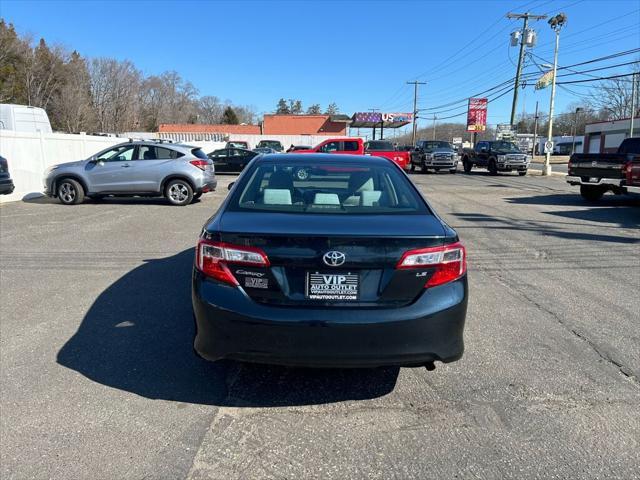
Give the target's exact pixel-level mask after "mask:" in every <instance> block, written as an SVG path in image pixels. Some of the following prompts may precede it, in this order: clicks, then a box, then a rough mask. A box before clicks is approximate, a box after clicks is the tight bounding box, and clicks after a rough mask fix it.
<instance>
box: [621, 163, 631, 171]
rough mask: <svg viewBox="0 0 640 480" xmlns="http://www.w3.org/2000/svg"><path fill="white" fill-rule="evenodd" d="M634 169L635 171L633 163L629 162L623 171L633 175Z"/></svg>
mask: <svg viewBox="0 0 640 480" xmlns="http://www.w3.org/2000/svg"><path fill="white" fill-rule="evenodd" d="M632 169H633V162H627V163H625V164H624V165H623V167H622V171H623V172H626V173H631V170H632Z"/></svg>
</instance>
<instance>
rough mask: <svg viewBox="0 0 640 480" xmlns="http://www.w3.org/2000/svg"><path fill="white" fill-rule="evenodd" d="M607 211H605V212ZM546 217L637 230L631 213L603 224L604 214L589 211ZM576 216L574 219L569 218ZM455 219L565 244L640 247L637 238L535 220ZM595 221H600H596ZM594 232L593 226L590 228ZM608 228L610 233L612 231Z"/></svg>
mask: <svg viewBox="0 0 640 480" xmlns="http://www.w3.org/2000/svg"><path fill="white" fill-rule="evenodd" d="M607 210H608V209H607ZM545 213H547V214H549V215H560V216H566V217H568V218H574V219H580V220H592V221H603V222H604V221H607V222H616V221H620V222H621V223H620V225H619V226H621V227H625V228H634V227H636V226H637V219H636V220H634V219H633V216H634V214H635V213H634V212H632V211H628V212H627V214H626V216H623V217H620V218H618V220H612V218H611V217H608V220H605V218H607V217H606V215H607V214H606V212H605V213H595V214H593V213H592V212H591V211H590V210H585V211H582V210H578V211H576V212H545ZM572 213H575V215H574V216H572V215H571V214H572ZM590 214H591V215H593V217H591V218H590V217H589V215H590ZM453 215H454V216H456V217H458V218H460V219H461V220H465V221H468V222H475V223H478V224H482V225H483V227H485V228H488V229H491V230H513V231H522V232H532V233H535V234H539V235H546V236H550V237H556V238H562V239H565V240H586V241H595V242H611V243H627V244H634V243H640V238H636V237H630V236H628V235H627V236H618V235H608V234H604V233H588V232H580V231H576V228H575V225H576V222H569V221H567V222H544V221H537V220H517V219H514V218H510V217H501V216H494V215H486V214H483V213H453ZM598 218H599V219H600V220H598ZM455 228H456V230H464V229H465V228H467V226H465V225H455ZM592 228H593V226H592ZM613 228H615V227H611V230H609V231H613Z"/></svg>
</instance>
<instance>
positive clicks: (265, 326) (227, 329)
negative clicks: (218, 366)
mask: <svg viewBox="0 0 640 480" xmlns="http://www.w3.org/2000/svg"><path fill="white" fill-rule="evenodd" d="M192 300H193V308H194V313H195V319H196V326H197V333H196V338H195V342H194V348H195V350H196V352H197V353H198V354H199V355H200V356H202V357H203V358H205V359H208V360H219V359H222V358H230V359H236V360H242V361H251V362H258V363H271V364H281V365H292V366H313V367H377V366H388V365H397V366H409V365H421V364H424V363H427V362H433V361H436V360H438V361H442V362H452V361H454V360H458V359H459V358H460V357H461V356H462V353H463V350H464V343H463V329H464V323H465V317H466V311H467V279H466V276H465V277H463V278H462V279H460V280H458V281H456V282H452V283H450V284H446V285H441V286H439V287H435V288H431V289H429V290H425V291H424V292H423V294H422V295H421V296H420V298H419V299H418V300H417V301H415V302H414V303H412V304H411V305H407V306H404V307H399V308H393V309H391V308H379V309H370V308H368V309H367V308H351V309H338V308H326V309H318V308H296V307H274V306H268V305H262V304H259V303H257V302H254V301H253V300H251V299H249V298H248V297H247V296H246V294H245V293H244V292H243V291H242V289H240V288H236V287H231V286H227V285H223V284H221V283H218V282H215V281H211V280H208V279H204V278H203V277H202V275H201V274H200V273H199V272H197V271H196V272H194V277H193V291H192Z"/></svg>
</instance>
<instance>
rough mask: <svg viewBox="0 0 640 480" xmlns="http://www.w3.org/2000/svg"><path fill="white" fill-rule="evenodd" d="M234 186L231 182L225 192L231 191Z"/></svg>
mask: <svg viewBox="0 0 640 480" xmlns="http://www.w3.org/2000/svg"><path fill="white" fill-rule="evenodd" d="M235 184H236V182H231V183H230V184H229V185H227V190H231V189H232V188H233V186H234V185H235Z"/></svg>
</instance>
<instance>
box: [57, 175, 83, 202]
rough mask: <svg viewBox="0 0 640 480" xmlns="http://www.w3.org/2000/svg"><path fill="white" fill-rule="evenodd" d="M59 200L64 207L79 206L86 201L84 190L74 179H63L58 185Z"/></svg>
mask: <svg viewBox="0 0 640 480" xmlns="http://www.w3.org/2000/svg"><path fill="white" fill-rule="evenodd" d="M57 190H58V200H59V201H60V203H62V204H63V205H77V204H78V203H82V202H83V200H84V188H82V185H80V183H79V182H78V181H76V180H74V179H73V178H63V179H62V180H60V182H59V183H58V188H57Z"/></svg>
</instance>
